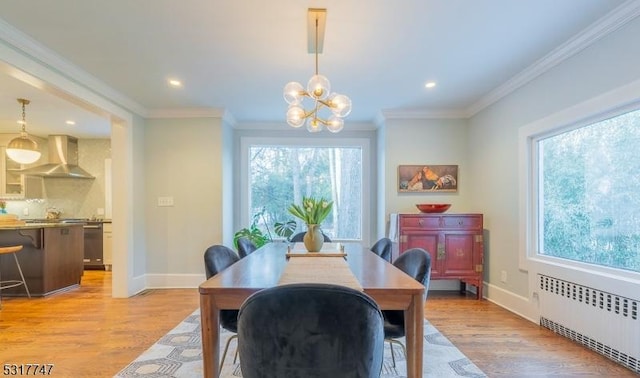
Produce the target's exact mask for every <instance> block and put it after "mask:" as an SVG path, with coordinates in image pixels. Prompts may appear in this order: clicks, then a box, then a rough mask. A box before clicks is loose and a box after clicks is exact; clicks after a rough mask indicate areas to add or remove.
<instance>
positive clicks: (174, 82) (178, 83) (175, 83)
mask: <svg viewBox="0 0 640 378" xmlns="http://www.w3.org/2000/svg"><path fill="white" fill-rule="evenodd" d="M169 85H170V86H172V87H176V88H177V87H181V86H182V82H181V81H180V80H176V79H169Z"/></svg>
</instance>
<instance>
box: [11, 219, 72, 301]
mask: <svg viewBox="0 0 640 378" xmlns="http://www.w3.org/2000/svg"><path fill="white" fill-rule="evenodd" d="M0 244H2V245H22V246H23V248H22V250H21V251H20V252H18V255H17V257H18V259H19V260H20V266H21V268H22V273H23V274H24V278H25V280H26V281H27V286H28V287H29V292H30V293H31V296H35V297H41V296H46V295H50V294H54V293H57V292H59V291H63V290H68V289H72V288H75V287H78V286H79V285H80V281H81V278H82V273H83V269H82V268H83V267H82V253H83V231H82V225H80V224H62V223H58V224H47V225H45V226H42V225H31V224H27V225H24V226H5V227H2V228H0ZM0 275H1V276H2V279H3V280H20V279H21V277H20V275H19V272H18V269H17V267H16V264H15V261H13V256H9V255H4V256H0ZM2 295H3V296H5V295H6V296H26V295H27V293H26V291H25V290H24V287H22V286H19V287H15V288H11V289H5V290H3V291H2Z"/></svg>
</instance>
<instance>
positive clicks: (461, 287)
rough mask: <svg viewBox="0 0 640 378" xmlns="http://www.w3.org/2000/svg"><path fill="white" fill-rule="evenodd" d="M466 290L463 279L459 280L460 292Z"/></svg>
mask: <svg viewBox="0 0 640 378" xmlns="http://www.w3.org/2000/svg"><path fill="white" fill-rule="evenodd" d="M466 292H467V284H466V283H465V282H464V281H460V294H464V293H466Z"/></svg>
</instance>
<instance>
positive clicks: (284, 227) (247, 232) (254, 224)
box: [233, 208, 296, 250]
mask: <svg viewBox="0 0 640 378" xmlns="http://www.w3.org/2000/svg"><path fill="white" fill-rule="evenodd" d="M264 212H265V209H264V208H262V210H260V211H259V212H258V213H256V214H255V215H254V216H253V220H252V221H251V225H250V226H249V227H245V228H242V229H240V230H238V231H237V232H236V233H235V234H234V235H233V245H234V246H235V247H236V250H237V249H238V239H240V238H242V237H245V238H247V239H249V240H250V241H251V242H252V243H253V245H255V246H256V247H257V248H260V247H262V246H263V245H265V244H267V243H270V242H272V241H273V238H272V237H271V230H270V229H269V226H268V225H267V223H266V220H265V217H264ZM260 219H262V221H263V223H264V224H265V227H266V229H267V232H266V233H265V232H263V231H262V230H261V229H260V227H258V222H259V220H260ZM295 229H296V222H295V221H294V220H288V221H285V222H276V223H274V225H273V230H274V232H275V233H276V235H278V236H280V237H282V238H284V239H286V240H289V238H290V237H291V235H293V231H295Z"/></svg>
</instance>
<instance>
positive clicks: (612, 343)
mask: <svg viewBox="0 0 640 378" xmlns="http://www.w3.org/2000/svg"><path fill="white" fill-rule="evenodd" d="M538 283H539V285H538V286H539V287H538V289H539V298H540V325H541V326H543V327H545V328H548V329H550V330H552V331H553V332H555V333H557V334H559V335H562V336H564V337H567V338H569V339H571V340H574V341H576V342H578V343H580V344H582V345H584V346H586V347H587V348H589V349H592V350H594V351H596V352H597V353H600V354H602V355H604V356H606V357H608V358H610V359H611V360H613V361H616V362H618V363H619V364H621V365H623V366H625V367H627V368H629V369H631V370H633V371H634V372H636V373H640V320H639V319H638V307H639V301H638V300H635V299H631V298H626V297H623V296H620V295H616V294H612V293H607V292H604V291H601V290H598V289H594V288H591V287H587V286H583V285H580V284H576V283H573V282H569V281H565V280H561V279H558V278H554V277H549V276H545V275H541V274H538Z"/></svg>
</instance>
